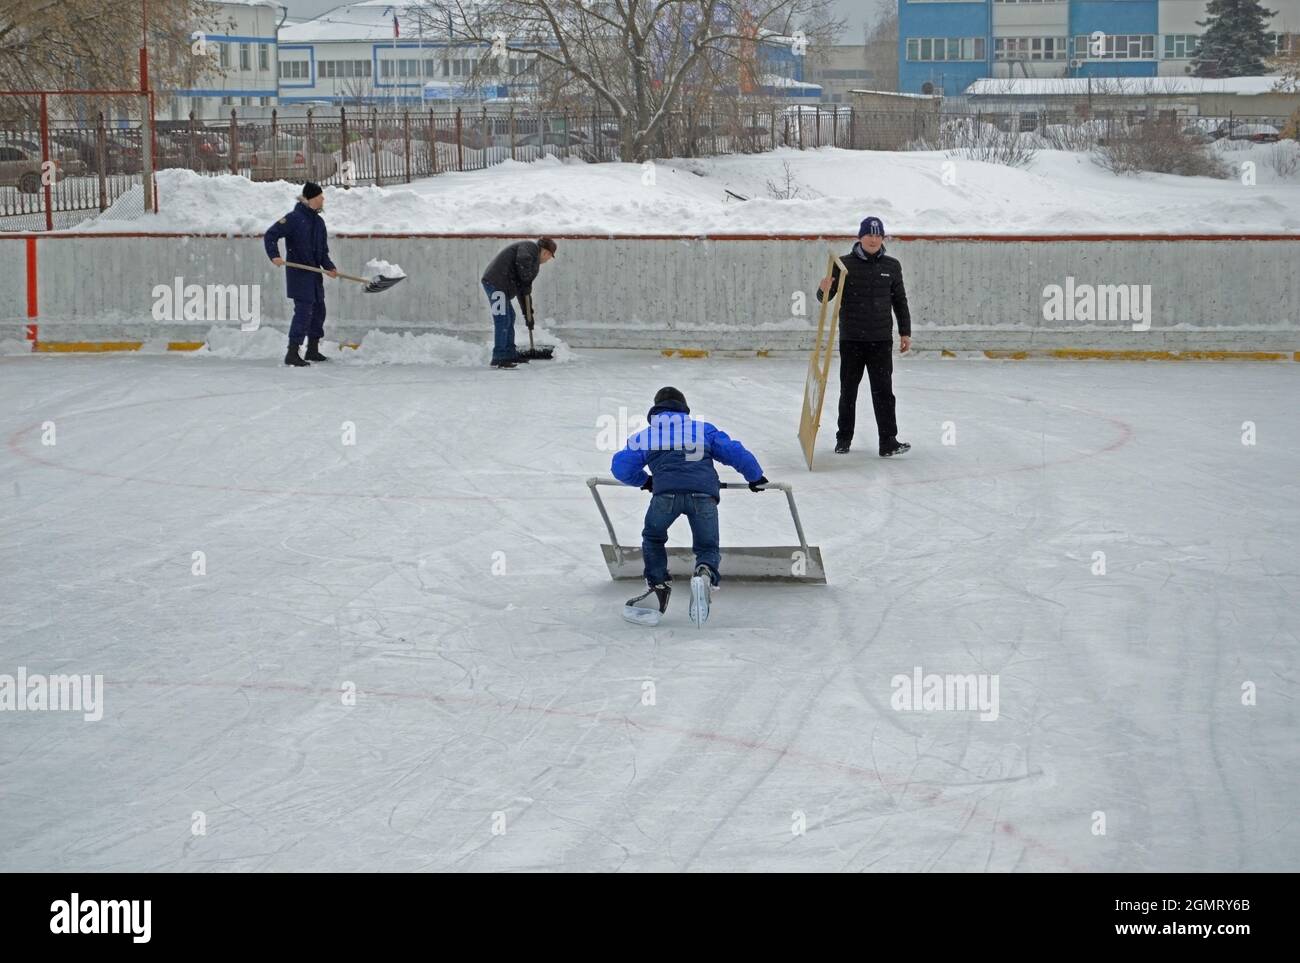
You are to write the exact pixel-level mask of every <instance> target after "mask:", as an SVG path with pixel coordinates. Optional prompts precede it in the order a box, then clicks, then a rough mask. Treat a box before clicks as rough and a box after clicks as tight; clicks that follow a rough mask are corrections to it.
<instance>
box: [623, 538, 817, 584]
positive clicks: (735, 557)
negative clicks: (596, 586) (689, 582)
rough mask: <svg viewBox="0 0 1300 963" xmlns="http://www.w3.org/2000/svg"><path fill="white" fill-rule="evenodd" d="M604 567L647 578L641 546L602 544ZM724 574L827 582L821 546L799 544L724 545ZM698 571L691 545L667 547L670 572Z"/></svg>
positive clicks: (738, 579)
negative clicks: (802, 545)
mask: <svg viewBox="0 0 1300 963" xmlns="http://www.w3.org/2000/svg"><path fill="white" fill-rule="evenodd" d="M600 550H601V551H602V552H603V553H604V555H605V567H606V568H608V569H609V576H610V578H612V579H615V580H620V581H621V580H624V579H639V580H644V579H645V561H644V559H643V558H642V557H641V549H639V548H628V547H622V548H618V549H616V548H614V546H612V545H602V546H600ZM719 568H720V569H721V570H722V577H723V579H725V580H730V581H736V582H791V583H797V582H806V583H809V584H813V585H825V584H826V569H825V568H824V567H823V565H822V553H821V549H819V548H817V547H816V546H815V545H813V546H809V548H808V551H807V552H806V553H805V552H804V550H803V549H802V548H800V547H799V546H798V545H793V546H755V547H746V548H724V549H723V550H722V564H721V565H720V566H719ZM694 571H695V553H694V552H692V551H691V550H690V549H689V548H670V549H668V574H669V575H673V576H676V577H679V578H689V577H690V576H691V575H692V574H693V573H694Z"/></svg>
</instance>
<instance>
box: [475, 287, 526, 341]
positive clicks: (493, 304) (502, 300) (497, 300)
mask: <svg viewBox="0 0 1300 963" xmlns="http://www.w3.org/2000/svg"><path fill="white" fill-rule="evenodd" d="M483 290H484V291H486V292H487V298H488V309H489V310H490V311H491V312H492V327H493V339H492V360H493V361H514V360H515V356H516V355H518V354H519V351H518V350H517V349H516V348H515V306H514V305H513V304H511V303H510V299H509V298H508V297H506V295H505V292H504V291H498V290H497V289H496V288H494V287H493V286H492V285H490V284H488V283H487V282H486V281H484V282H483Z"/></svg>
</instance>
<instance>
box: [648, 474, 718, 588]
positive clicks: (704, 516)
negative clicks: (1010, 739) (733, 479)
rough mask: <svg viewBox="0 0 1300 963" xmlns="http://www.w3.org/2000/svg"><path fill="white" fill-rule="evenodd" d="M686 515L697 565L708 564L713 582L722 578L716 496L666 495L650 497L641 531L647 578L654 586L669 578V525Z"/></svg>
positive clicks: (715, 583) (715, 582) (716, 582)
mask: <svg viewBox="0 0 1300 963" xmlns="http://www.w3.org/2000/svg"><path fill="white" fill-rule="evenodd" d="M682 515H685V516H686V520H687V521H688V522H689V523H690V525H691V548H692V549H694V551H695V564H696V565H707V566H708V567H709V571H710V573H711V574H712V579H711V581H712V582H713V584H714V585H717V584H718V582H719V581H721V576H720V575H719V574H718V564H719V563H720V562H721V561H722V552H721V551H720V550H719V548H718V503H717V502H716V501H714V499H713V496H712V495H700V494H692V495H683V494H675V495H669V494H663V495H655V496H654V497H652V498H651V499H650V507H649V508H647V509H646V513H645V528H643V529H642V530H641V557H642V558H643V559H644V560H645V579H646V582H648V583H649V584H650V585H658V584H660V583H661V582H666V581H668V549H667V545H668V527H669V526H670V525H672V523H673V522H675V521H677V519H678V517H680V516H682Z"/></svg>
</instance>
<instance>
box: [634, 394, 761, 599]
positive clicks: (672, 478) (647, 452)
mask: <svg viewBox="0 0 1300 963" xmlns="http://www.w3.org/2000/svg"><path fill="white" fill-rule="evenodd" d="M690 413H691V409H690V408H689V407H688V406H687V404H686V396H685V395H683V394H682V393H681V392H680V391H678V390H677V389H676V388H671V387H669V388H660V389H659V391H658V392H657V393H656V394H655V402H654V407H653V408H651V409H650V414H649V415H648V418H649V421H650V424H649V425H648V426H647V427H646V428H644V429H642V430H641V431H639V432H637V433H636V434H635V435H633V436H632V437H631V438H629V439H628V440H627V446H626V447H625V448H624V449H623V450H622V451H620V452H619V453H618V454H616V455H615V456H614V459H613V461H612V462H611V463H610V469H611V471H612V472H613V473H614V477H615V478H617V479H618V480H619V481H621V482H622V483H623V484H624V485H633V486H636V487H639V488H644V489H645V490H646V491H648V492H651V493H652V494H653V497H652V498H651V499H650V507H649V508H648V509H646V513H645V528H644V529H643V530H642V532H641V556H642V558H643V559H644V560H645V580H646V584H648V585H649V586H650V590H649V591H647V592H646V593H645V595H642V596H641V597H640V598H637V599H632V600H631V601H630V602H629V603H628V604H629V605H632V604H634V603H636V602H639V601H640V600H641V599H644V598H646V597H647V596H649V595H650V593H651V592H654V593H655V595H656V596H658V600H659V611H660V612H663V611H665V610H666V609H667V607H668V595H669V593H670V592H671V589H670V588H669V585H668V583H669V581H670V579H669V576H668V551H667V548H666V546H667V544H668V527H669V526H670V525H672V523H673V522H675V521H677V519H678V517H680V516H682V515H685V516H686V520H687V521H688V522H689V523H690V526H691V539H692V542H693V545H692V547H693V548H694V550H695V574H696V575H698V576H706V577H707V579H708V582H709V583H710V584H711V585H713V586H714V587H716V586H717V585H718V583H719V582H720V581H721V579H722V576H721V573H720V572H719V570H718V565H719V563H720V562H721V560H722V553H721V550H720V549H719V547H718V495H719V493H720V491H721V489H720V487H719V485H718V471H717V469H716V468H714V467H713V463H714V461H720V462H722V464H724V465H730V466H731V467H732V468H734V469H736V471H738V472H740V473H741V475H743V476H744V478H745V481H747V482H749V488H750V490H751V491H759V490H760V489H761V487H762V486H763V485H766V484H767V479H766V478H764V477H763V469H762V468H760V467H759V464H758V459H757V458H755V457H754V456H753V455H752V454H750V453H749V451H748V450H746V448H745V446H744V445H742V444H741V443H740V442H738V441H735V440H733V439H731V438H728V437H727V435H726V434H725V433H723V432H721V431H719V430H718V429H717V428H716V427H714V426H713V425H711V424H709V423H708V422H707V421H696V420H695V419H694V418H692V417H690ZM647 468H649V469H650V472H651V474H646V469H647Z"/></svg>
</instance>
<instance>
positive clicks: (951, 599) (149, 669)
mask: <svg viewBox="0 0 1300 963" xmlns="http://www.w3.org/2000/svg"><path fill="white" fill-rule="evenodd" d="M560 170H564V171H567V170H568V168H560ZM338 206H339V207H343V206H344V205H338ZM888 216H889V214H888V213H886V217H888ZM804 367H805V365H804V363H803V362H802V361H800V360H798V359H776V358H770V359H749V360H725V359H719V358H712V359H709V360H707V361H684V360H673V361H670V360H665V359H662V358H660V357H658V356H656V355H651V354H635V353H630V352H629V353H612V352H605V353H602V352H578V353H576V354H575V355H574V357H573V358H572V360H571V361H570V363H567V364H552V365H549V366H548V365H545V364H541V363H534V364H532V365H530V366H528V368H525V369H523V370H521V371H517V372H510V373H505V372H489V371H486V370H484V369H483V368H481V367H473V368H468V367H438V368H434V367H424V368H420V367H409V366H408V367H398V366H386V365H361V364H357V365H352V364H349V365H341V364H334V365H332V366H329V367H325V366H320V365H317V366H314V367H312V368H311V369H309V370H302V371H286V370H284V369H283V368H281V367H280V366H279V365H278V364H276V363H275V362H274V361H267V362H260V361H250V360H238V359H225V358H220V357H215V356H212V355H209V356H207V357H197V358H181V357H177V356H176V355H164V356H148V355H141V356H117V357H48V356H24V357H7V358H3V359H0V402H3V406H2V407H0V432H2V433H3V438H4V445H3V447H2V448H0V466H2V472H0V496H3V498H4V500H5V524H4V526H3V529H0V571H3V573H4V577H3V579H0V653H2V659H0V673H9V674H13V673H15V672H16V671H17V669H18V667H20V666H21V667H24V668H25V669H26V671H27V672H29V673H58V672H76V673H89V674H97V673H102V674H103V677H104V682H105V688H104V700H105V701H104V713H103V718H102V720H101V721H98V722H86V721H83V719H82V717H81V716H80V715H79V714H76V713H68V712H57V713H56V712H38V711H24V712H0V785H3V786H4V791H3V792H0V825H3V826H4V827H5V832H4V841H3V843H2V844H0V870H6V871H11V870H71V869H79V870H114V869H125V870H327V869H344V870H363V869H365V870H411V869H468V870H488V869H542V868H545V869H571V870H595V869H600V870H616V869H622V870H651V869H674V870H683V869H695V870H704V869H776V870H796V869H829V870H925V869H937V870H972V871H980V870H994V871H999V870H1065V871H1070V870H1241V869H1245V870H1262V869H1274V870H1292V871H1294V870H1295V869H1297V868H1300V823H1297V821H1296V818H1295V812H1296V810H1295V799H1296V797H1297V793H1300V742H1297V740H1296V730H1297V715H1296V706H1297V694H1298V693H1297V684H1298V682H1297V680H1300V666H1298V665H1297V645H1296V642H1297V614H1296V613H1297V609H1296V604H1295V600H1296V598H1297V597H1298V596H1300V575H1298V574H1297V572H1296V558H1297V554H1298V553H1297V535H1298V534H1300V498H1297V495H1298V494H1300V492H1298V491H1297V484H1296V482H1297V479H1298V478H1300V453H1298V450H1297V445H1296V441H1297V438H1296V429H1295V412H1296V409H1297V404H1296V403H1297V400H1298V398H1300V391H1298V388H1297V381H1296V378H1297V372H1296V368H1295V366H1293V365H1276V366H1274V365H1255V366H1246V365H1228V364H1223V365H1213V366H1193V365H1186V366H1179V365H1131V364H1130V365H1109V364H1100V363H1098V364H1048V363H1041V364H1040V363H995V362H961V361H947V362H943V361H937V360H935V361H911V360H900V361H899V362H898V365H897V375H896V392H897V394H898V397H899V406H900V407H899V411H900V421H901V424H902V427H903V431H902V437H903V438H905V439H907V440H910V441H911V442H912V443H913V444H914V445H915V448H914V449H913V451H912V453H911V454H910V455H909V456H907V457H906V458H905V459H898V460H893V461H882V460H880V459H878V458H876V457H875V456H874V453H873V452H872V451H871V450H870V448H871V446H870V445H869V444H863V445H860V446H859V448H860V450H857V451H855V452H854V453H852V454H850V455H849V456H842V457H840V456H834V455H832V454H831V453H830V442H831V440H832V435H833V431H832V430H830V429H829V427H828V428H827V429H824V430H823V433H822V437H821V445H820V449H819V461H818V465H817V471H815V472H813V473H809V472H808V471H807V470H806V469H805V467H804V466H803V463H802V459H801V456H800V454H799V450H798V446H797V443H796V441H795V437H794V435H795V428H796V425H797V422H798V408H799V400H800V397H801V393H802V388H803V377H804ZM669 383H671V384H675V385H677V386H678V387H680V388H682V389H683V390H684V391H685V393H686V395H687V397H688V399H689V400H690V402H691V404H692V406H693V409H694V411H695V413H696V414H697V415H699V416H701V417H704V418H707V419H710V420H714V421H716V422H717V423H718V424H719V425H720V426H722V427H723V428H724V429H725V430H727V431H729V432H731V433H732V434H733V435H734V436H735V437H737V438H739V439H741V440H742V441H744V442H745V443H746V444H747V445H748V446H749V447H750V448H751V449H752V450H753V451H754V452H755V453H756V454H757V455H758V456H759V458H760V460H761V461H762V463H763V466H764V468H765V470H766V472H767V475H768V476H769V477H770V478H773V479H783V480H789V481H792V482H794V483H795V486H796V492H797V495H798V498H799V505H800V509H801V512H802V514H803V517H804V522H805V525H806V527H807V529H808V533H809V536H810V538H811V540H812V541H814V542H816V543H817V544H819V545H820V546H821V548H822V551H823V554H824V557H825V560H826V567H827V571H828V575H829V579H830V584H828V585H826V586H800V587H781V588H757V587H751V586H745V585H739V584H736V583H734V582H733V583H729V584H726V585H724V587H723V590H722V591H721V592H720V593H719V595H718V596H717V598H716V600H715V609H714V615H713V618H712V619H711V620H710V621H709V622H708V624H707V625H706V626H705V627H704V628H702V629H696V628H694V627H693V626H691V625H690V624H689V623H688V622H687V620H686V614H685V607H686V598H685V595H686V593H685V592H679V593H678V594H677V596H676V597H675V598H674V606H675V607H674V609H673V610H672V612H671V613H670V616H669V618H668V619H667V620H666V621H665V623H664V625H663V626H661V627H660V628H658V629H645V628H641V627H637V626H632V625H629V624H627V623H625V622H623V621H622V619H621V618H620V617H619V613H618V609H619V606H620V604H621V603H622V601H623V600H624V599H625V598H627V597H628V596H629V594H630V591H629V589H630V586H628V585H626V584H619V585H616V584H614V583H612V582H610V581H609V579H608V576H607V573H606V572H605V569H604V566H603V563H602V560H601V556H600V551H599V548H598V543H599V542H600V541H602V540H603V536H604V533H603V529H602V526H601V523H600V521H599V518H598V516H597V514H596V512H595V509H594V506H593V504H592V502H591V498H590V495H589V494H588V492H587V490H586V488H585V486H584V485H583V479H584V478H585V477H586V476H589V475H595V474H605V473H606V472H607V469H608V462H609V457H610V453H609V452H608V451H605V450H601V448H600V446H599V445H598V441H597V439H598V437H599V428H598V425H599V424H601V421H600V420H601V419H602V418H603V419H614V420H615V422H617V421H618V420H619V419H620V418H626V419H629V420H630V419H635V418H638V417H640V416H642V415H643V414H644V412H645V409H646V407H647V402H648V400H649V398H650V397H651V395H652V393H653V392H654V390H655V389H656V388H658V387H660V386H661V385H663V384H669ZM833 394H834V390H833V387H832V396H833ZM831 400H832V401H833V397H832V399H831ZM621 409H622V410H621ZM863 409H864V410H863V411H862V412H861V415H862V417H864V418H866V419H867V425H868V427H869V424H870V421H869V420H870V417H871V416H870V412H869V408H867V407H866V403H865V399H864V402H863ZM1246 421H1250V422H1252V423H1253V425H1254V426H1255V430H1256V432H1257V443H1256V444H1254V445H1243V443H1242V433H1243V422H1246ZM827 423H828V426H829V425H830V424H832V423H833V414H832V413H830V412H828V416H827ZM945 423H950V424H948V425H946V424H945ZM349 430H352V431H354V432H355V436H354V440H355V443H354V444H347V443H346V441H347V440H348V432H349ZM51 431H53V432H54V435H53V438H52V439H51V437H50V432H51ZM945 431H949V432H952V433H955V441H956V444H954V445H945V444H943V443H942V439H943V437H944V433H945ZM866 435H869V431H868V432H864V434H863V436H860V437H862V439H863V440H866V438H865V436H866ZM50 440H53V441H54V442H55V443H54V444H47V443H45V442H48V441H50ZM608 498H609V502H610V504H611V506H612V508H613V512H614V516H615V522H616V524H617V525H618V527H619V528H620V530H621V533H626V536H625V537H628V538H632V537H634V536H635V534H636V532H637V531H638V529H639V515H640V511H641V510H642V508H643V505H644V495H643V494H642V493H639V492H633V491H623V492H620V491H612V492H610V494H609V495H608ZM722 527H723V534H724V542H727V543H732V544H743V543H750V544H761V543H770V542H776V543H786V542H788V541H789V539H790V537H791V535H790V531H789V519H788V516H786V515H785V514H784V509H783V504H782V502H781V501H780V499H779V498H778V497H776V496H772V495H768V494H759V495H753V494H750V493H748V492H738V493H730V492H729V493H726V494H725V495H724V496H723V505H722ZM683 533H684V528H683V527H681V526H680V524H679V528H678V529H676V530H675V535H676V537H677V539H678V540H680V539H682V538H683ZM679 543H680V542H679ZM196 552H202V553H203V556H201V557H196V556H195V554H194V553H196ZM1098 552H1102V553H1104V554H1105V558H1104V562H1105V574H1096V567H1097V564H1098V557H1097V555H1096V553H1098ZM200 561H201V562H202V564H203V566H204V571H205V574H195V569H196V566H198V565H199V562H200ZM918 667H919V668H920V669H921V670H923V672H925V673H940V674H965V673H979V674H987V675H986V678H991V677H993V676H996V678H997V680H998V683H999V690H998V692H999V698H998V711H997V718H996V719H995V720H990V721H981V720H980V718H979V716H978V715H977V714H975V713H972V712H963V711H929V712H925V711H914V712H906V711H898V710H896V709H894V708H892V707H891V699H892V698H893V696H894V689H893V687H892V686H891V681H892V680H893V678H894V677H895V676H897V675H904V676H910V675H911V674H912V673H913V672H914V670H915V669H917V668H918ZM647 683H653V688H652V689H651V688H650V687H648V686H647ZM1247 683H1253V685H1254V686H1255V687H1257V699H1256V702H1257V704H1255V705H1250V706H1247V705H1243V697H1242V690H1243V686H1244V685H1246V684H1247ZM353 689H355V693H356V699H355V705H351V706H349V705H346V704H345V699H344V698H343V694H344V693H346V692H348V691H353ZM651 695H652V696H653V697H652V698H651ZM1099 813H1102V814H1104V818H1105V829H1106V831H1105V834H1104V835H1097V834H1095V833H1094V827H1096V826H1097V825H1098V819H1099V817H1098V815H1097V814H1099ZM801 817H802V819H803V820H804V821H805V822H806V832H805V833H804V834H802V835H799V834H796V832H794V830H796V829H797V828H798V824H799V820H800V818H801ZM200 826H201V827H202V829H203V830H204V831H203V833H202V834H196V833H195V831H194V830H195V827H200ZM494 830H496V831H497V832H495V833H494Z"/></svg>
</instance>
